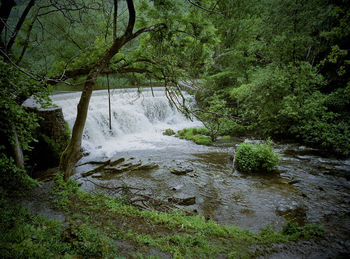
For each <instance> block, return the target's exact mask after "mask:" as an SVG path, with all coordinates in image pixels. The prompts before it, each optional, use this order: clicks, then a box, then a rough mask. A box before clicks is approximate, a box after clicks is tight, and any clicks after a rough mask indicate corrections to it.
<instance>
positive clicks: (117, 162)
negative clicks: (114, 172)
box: [109, 157, 125, 166]
mask: <svg viewBox="0 0 350 259" xmlns="http://www.w3.org/2000/svg"><path fill="white" fill-rule="evenodd" d="M124 161H125V158H124V157H122V158H117V159H111V161H110V163H109V165H110V166H116V165H118V164H120V163H122V162H124Z"/></svg>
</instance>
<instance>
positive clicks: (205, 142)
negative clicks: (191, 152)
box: [192, 135, 213, 146]
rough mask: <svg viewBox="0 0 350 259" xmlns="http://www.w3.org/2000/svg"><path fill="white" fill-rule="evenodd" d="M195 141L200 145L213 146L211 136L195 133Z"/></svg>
mask: <svg viewBox="0 0 350 259" xmlns="http://www.w3.org/2000/svg"><path fill="white" fill-rule="evenodd" d="M192 140H193V141H194V143H196V144H198V145H205V146H211V145H212V144H213V142H212V141H211V139H210V138H209V137H205V136H201V135H195V136H193V139H192Z"/></svg>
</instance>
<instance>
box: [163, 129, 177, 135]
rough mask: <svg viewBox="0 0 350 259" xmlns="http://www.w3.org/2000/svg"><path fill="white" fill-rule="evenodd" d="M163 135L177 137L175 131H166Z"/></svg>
mask: <svg viewBox="0 0 350 259" xmlns="http://www.w3.org/2000/svg"><path fill="white" fill-rule="evenodd" d="M163 135H166V136H172V135H175V131H173V130H172V129H166V130H165V131H164V132H163Z"/></svg>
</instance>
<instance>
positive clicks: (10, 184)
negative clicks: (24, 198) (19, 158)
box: [0, 153, 36, 193]
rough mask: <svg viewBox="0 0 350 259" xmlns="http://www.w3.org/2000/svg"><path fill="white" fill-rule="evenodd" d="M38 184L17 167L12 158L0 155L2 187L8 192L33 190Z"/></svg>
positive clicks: (0, 184) (0, 183)
mask: <svg viewBox="0 0 350 259" xmlns="http://www.w3.org/2000/svg"><path fill="white" fill-rule="evenodd" d="M35 185H36V182H35V181H34V180H33V179H31V178H30V177H29V176H28V175H27V174H26V173H25V171H24V170H23V169H20V168H18V167H17V166H16V165H15V162H14V161H13V158H12V157H8V156H6V155H5V154H4V153H1V155H0V187H2V188H4V190H7V191H20V192H21V193H23V191H24V190H26V189H29V188H32V187H34V186H35Z"/></svg>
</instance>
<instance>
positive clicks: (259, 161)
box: [234, 140, 279, 172]
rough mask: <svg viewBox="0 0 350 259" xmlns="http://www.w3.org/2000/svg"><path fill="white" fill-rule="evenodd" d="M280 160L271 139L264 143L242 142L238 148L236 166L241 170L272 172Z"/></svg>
mask: <svg viewBox="0 0 350 259" xmlns="http://www.w3.org/2000/svg"><path fill="white" fill-rule="evenodd" d="M278 161H279V157H278V155H277V154H275V153H274V151H273V148H272V145H271V141H269V140H268V141H267V142H266V143H264V144H263V145H260V144H255V145H254V144H250V143H242V144H240V145H239V146H238V148H237V153H236V157H235V161H234V166H235V168H236V169H237V170H238V171H240V172H271V171H273V170H274V169H275V168H276V166H277V164H278Z"/></svg>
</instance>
